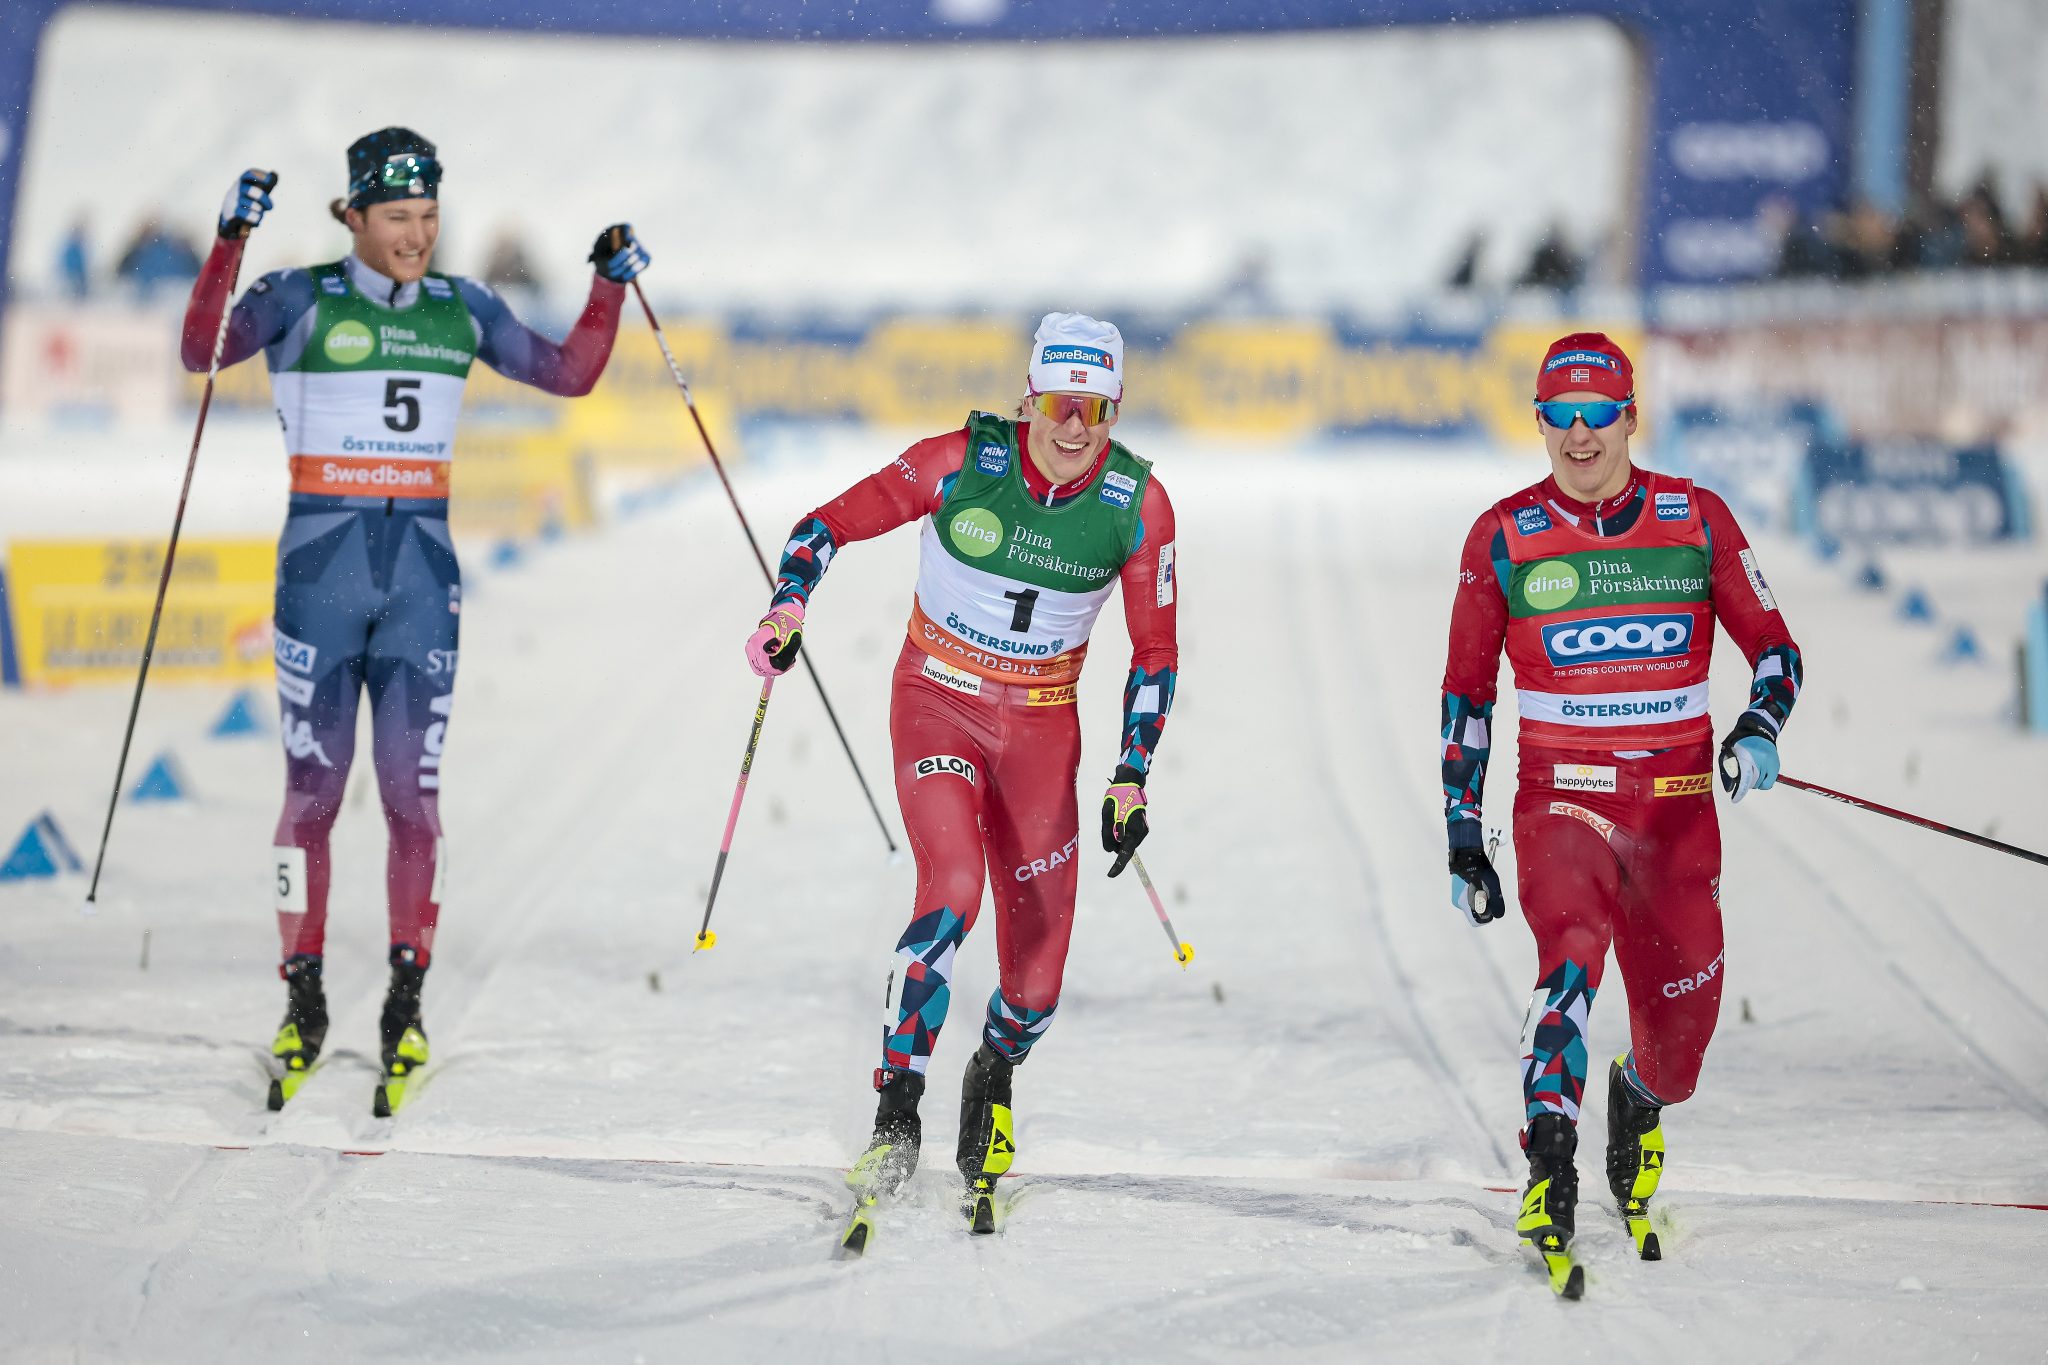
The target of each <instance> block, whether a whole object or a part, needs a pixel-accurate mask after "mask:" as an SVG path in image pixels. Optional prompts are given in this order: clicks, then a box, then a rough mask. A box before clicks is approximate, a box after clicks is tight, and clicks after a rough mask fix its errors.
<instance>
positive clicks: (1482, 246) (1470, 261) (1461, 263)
mask: <svg viewBox="0 0 2048 1365" xmlns="http://www.w3.org/2000/svg"><path fill="white" fill-rule="evenodd" d="M1485 253H1486V234H1485V233H1483V232H1475V233H1473V234H1472V236H1471V239H1470V240H1468V241H1467V242H1466V243H1465V254H1464V255H1462V256H1460V257H1458V263H1457V265H1455V266H1453V267H1452V268H1451V277H1450V279H1448V280H1446V281H1444V283H1445V284H1446V285H1448V286H1449V287H1450V288H1452V289H1470V288H1471V287H1472V286H1473V285H1474V284H1475V283H1477V281H1478V276H1479V258H1480V257H1481V256H1482V255H1484V254H1485Z"/></svg>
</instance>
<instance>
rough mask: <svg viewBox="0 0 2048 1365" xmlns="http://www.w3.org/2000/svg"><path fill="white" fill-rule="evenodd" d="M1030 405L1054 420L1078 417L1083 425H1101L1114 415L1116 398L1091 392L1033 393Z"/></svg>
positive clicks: (1062, 420) (1059, 420) (1060, 420)
mask: <svg viewBox="0 0 2048 1365" xmlns="http://www.w3.org/2000/svg"><path fill="white" fill-rule="evenodd" d="M1028 401H1029V403H1030V405H1031V406H1032V407H1033V408H1034V409H1036V410H1037V411H1038V412H1039V413H1041V414H1043V415H1044V416H1045V417H1046V418H1048V419H1049V420H1051V421H1054V422H1064V421H1066V420H1067V419H1068V418H1069V417H1079V418H1080V419H1081V425H1082V426H1085V427H1097V426H1101V425H1102V424H1103V423H1104V422H1107V421H1108V420H1109V419H1110V418H1112V417H1114V416H1116V400H1115V399H1114V398H1102V397H1099V396H1097V395H1095V394H1092V393H1034V394H1032V395H1031V396H1030V398H1029V400H1028Z"/></svg>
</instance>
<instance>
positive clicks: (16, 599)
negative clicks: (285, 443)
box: [7, 539, 277, 684]
mask: <svg viewBox="0 0 2048 1365" xmlns="http://www.w3.org/2000/svg"><path fill="white" fill-rule="evenodd" d="M163 555H164V542H163V541H161V540H149V539H114V540H17V541H14V542H13V543H12V544H10V545H9V547H8V551H7V582H8V595H9V597H10V598H11V599H12V604H13V608H14V622H15V637H16V644H17V648H18V651H19V654H20V659H21V678H22V681H23V682H24V683H28V684H37V683H41V684H63V683H77V682H114V681H132V680H133V678H134V677H135V668H136V665H137V664H138V663H139V662H140V661H141V659H142V646H143V642H144V641H145V640H146V639H147V638H148V636H149V613H150V608H151V606H152V605H153V604H154V602H155V601H156V585H157V579H158V577H159V575H160V574H161V573H162V571H163ZM276 572H277V544H276V542H275V541H274V540H269V539H252V540H201V539H195V540H184V541H181V542H180V543H179V545H178V562H177V565H176V566H175V568H174V569H173V571H172V574H171V585H170V590H169V592H168V593H167V595H166V596H165V599H164V615H163V622H162V624H161V625H160V626H159V628H158V630H157V637H156V652H155V654H154V656H153V657H152V659H151V662H150V677H151V678H153V679H158V680H161V681H167V682H177V681H187V682H196V681H206V682H215V681H222V680H227V681H258V680H263V679H267V678H268V677H269V676H270V668H271V663H270V658H271V645H270V612H271V602H272V597H273V586H274V583H275V579H276Z"/></svg>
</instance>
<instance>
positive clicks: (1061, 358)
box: [1030, 313, 1124, 401]
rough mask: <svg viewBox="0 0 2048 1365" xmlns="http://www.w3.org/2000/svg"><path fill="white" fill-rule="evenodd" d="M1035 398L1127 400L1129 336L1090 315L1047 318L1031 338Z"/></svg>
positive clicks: (1050, 315) (1110, 324)
mask: <svg viewBox="0 0 2048 1365" xmlns="http://www.w3.org/2000/svg"><path fill="white" fill-rule="evenodd" d="M1030 373H1031V391H1032V392H1033V393H1096V394H1101V395H1102V396H1103V397H1104V398H1114V399H1117V400H1119V401H1121V400H1122V398H1123V396H1124V334H1123V333H1122V332H1119V331H1118V330H1117V329H1116V325H1115V324H1114V323H1109V322H1100V321H1098V320H1096V319H1095V318H1091V317H1089V316H1088V315H1087V314H1086V313H1047V314H1046V315H1045V319H1044V321H1042V322H1040V323H1039V324H1038V333H1037V335H1035V336H1033V337H1032V338H1031V372H1030Z"/></svg>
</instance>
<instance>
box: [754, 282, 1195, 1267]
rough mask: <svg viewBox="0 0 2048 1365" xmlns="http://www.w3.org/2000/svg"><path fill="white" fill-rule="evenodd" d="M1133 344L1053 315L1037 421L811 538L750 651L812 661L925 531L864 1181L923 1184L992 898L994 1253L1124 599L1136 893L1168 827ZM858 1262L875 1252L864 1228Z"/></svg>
mask: <svg viewBox="0 0 2048 1365" xmlns="http://www.w3.org/2000/svg"><path fill="white" fill-rule="evenodd" d="M1123 371H1124V345H1123V337H1122V335H1121V334H1120V333H1119V332H1118V331H1117V329H1116V328H1115V327H1114V326H1112V325H1110V324H1109V323H1106V322H1100V321H1097V320H1096V319H1094V318H1091V317H1087V316H1084V315H1082V314H1079V313H1049V314H1047V315H1046V317H1045V319H1044V321H1043V322H1041V323H1040V324H1039V327H1038V332H1037V335H1036V336H1035V337H1034V338H1033V340H1032V348H1031V361H1030V366H1029V374H1028V383H1027V390H1026V394H1025V398H1024V402H1023V404H1022V405H1021V407H1020V409H1019V413H1018V416H1017V417H1016V418H1014V419H1013V418H1007V417H999V416H996V415H994V414H991V413H984V412H977V413H973V414H971V415H970V416H969V417H968V419H967V423H966V425H965V426H963V427H961V428H960V429H958V430H956V431H951V432H948V433H946V434H945V435H943V436H934V437H931V438H930V439H928V440H923V441H919V442H918V443H917V444H916V445H913V446H912V447H910V449H908V450H906V451H904V452H903V454H902V455H901V456H899V457H898V458H897V459H896V460H895V461H893V462H892V463H890V464H889V465H887V466H886V467H884V468H883V469H881V470H880V471H878V472H877V473H874V474H871V475H869V476H868V477H867V478H865V479H862V480H861V481H860V482H859V483H857V484H855V485H854V486H853V487H852V488H849V489H848V490H847V491H846V492H844V493H842V494H840V495H839V496H838V497H837V498H834V499H833V500H832V501H830V502H828V503H826V504H825V505H824V506H822V507H820V508H818V509H817V510H816V511H814V512H812V513H810V514H809V515H807V516H805V517H803V518H802V519H801V520H799V521H798V523H797V525H796V528H795V529H794V531H792V532H791V535H790V539H789V545H788V547H787V548H786V549H785V550H784V551H783V555H782V563H781V571H780V574H779V576H778V578H777V581H776V585H775V592H774V596H773V598H772V600H771V601H770V603H769V606H768V613H767V615H765V616H763V617H762V618H761V621H760V624H759V627H758V628H757V629H756V630H755V632H754V634H753V636H752V638H751V639H749V640H748V641H747V647H746V654H747V660H748V662H749V663H750V664H751V665H752V666H753V668H754V671H755V672H756V673H758V674H760V675H762V676H764V677H766V676H770V675H773V674H779V673H782V672H784V671H785V670H787V669H788V668H789V667H790V666H791V665H792V664H793V663H794V662H795V661H796V656H797V648H798V643H799V640H800V637H801V635H802V632H803V629H804V613H805V610H806V609H807V607H808V606H809V603H810V599H811V594H812V592H813V591H814V590H815V589H816V587H817V585H818V580H819V579H820V578H821V577H822V576H823V574H824V572H825V569H826V567H827V566H828V565H829V564H830V563H831V560H832V556H833V555H834V554H835V553H837V552H838V551H839V550H840V549H841V548H842V547H844V546H845V545H847V544H849V543H851V542H853V541H856V540H866V539H868V538H870V537H873V536H878V535H880V534H882V533H883V532H885V531H889V530H893V529H894V528H896V527H898V526H902V525H905V524H907V523H909V522H912V521H918V520H922V522H923V529H922V536H923V541H922V545H921V549H920V552H919V567H918V576H917V592H916V597H915V599H914V601H913V602H912V604H911V611H910V631H909V639H908V640H907V641H906V642H905V643H904V646H903V651H902V654H901V655H900V656H899V658H898V660H897V663H896V670H895V677H894V684H893V686H894V692H893V696H892V699H891V703H890V715H889V730H890V737H891V739H892V741H893V744H894V750H895V759H896V795H897V800H898V801H899V803H900V804H901V807H902V811H903V821H904V826H905V828H906V829H907V831H908V832H909V835H910V843H911V847H912V848H913V849H914V850H915V853H916V858H917V899H916V904H915V907H914V909H913V910H912V912H911V917H910V926H909V928H907V929H906V930H905V931H904V933H903V936H902V938H901V939H900V940H899V941H898V943H897V945H896V959H897V967H896V971H895V976H894V980H895V983H896V992H897V998H896V1000H895V1019H894V1022H893V1025H885V1027H884V1031H883V1037H882V1055H881V1065H880V1066H879V1067H878V1068H877V1069H876V1071H875V1078H874V1083H875V1088H876V1090H878V1091H879V1092H880V1094H881V1100H880V1104H879V1106H878V1109H877V1113H876V1116H875V1129H874V1135H873V1139H872V1141H871V1143H870V1145H869V1147H868V1150H867V1151H866V1153H865V1154H864V1155H863V1156H862V1157H861V1158H860V1160H859V1162H857V1163H856V1164H855V1166H854V1169H853V1172H852V1173H851V1174H850V1175H849V1176H848V1182H849V1184H852V1185H853V1186H854V1187H855V1189H856V1191H857V1192H859V1193H860V1194H861V1197H862V1199H863V1200H864V1202H867V1203H872V1201H873V1199H874V1198H875V1197H876V1196H878V1195H882V1194H892V1193H894V1192H895V1191H896V1190H897V1189H898V1188H900V1187H901V1186H902V1184H903V1182H904V1181H905V1180H907V1179H908V1178H909V1177H910V1175H911V1173H912V1171H914V1170H915V1169H916V1165H917V1153H918V1143H919V1138H920V1134H921V1128H920V1123H919V1119H918V1113H917V1105H918V1100H919V1098H920V1097H921V1096H922V1095H923V1093H924V1085H925V1072H926V1068H927V1066H928V1065H929V1063H930V1061H931V1055H932V1048H933V1044H934V1043H935V1042H936V1041H937V1038H938V1034H939V1029H940V1027H941V1025H943V1024H944V1022H945V1018H946V1009H947V1005H948V1003H949V996H950V988H949V984H948V983H949V980H950V978H951V976H952V974H953V957H954V953H955V952H956V951H957V949H958V948H959V946H960V944H961V941H962V940H963V939H964V938H965V937H966V935H967V931H968V930H969V929H971V928H972V927H973V926H974V921H975V918H976V916H977V914H978V912H979V910H980V906H981V895H982V885H983V882H984V880H985V879H986V880H987V881H989V882H990V883H992V884H993V886H994V888H995V897H994V899H995V915H996V953H997V960H998V964H999V968H1000V974H1001V975H1000V985H999V987H998V988H997V990H996V992H995V993H994V995H992V996H991V997H990V999H989V1002H988V1010H987V1015H986V1018H985V1020H984V1023H983V1027H982V1036H981V1047H980V1049H979V1050H978V1051H977V1052H976V1053H975V1055H974V1057H973V1059H972V1060H971V1061H969V1063H968V1065H967V1072H966V1077H965V1080H964V1082H963V1084H962V1087H961V1125H960V1143H959V1165H960V1171H961V1174H962V1175H963V1176H964V1177H965V1178H966V1180H967V1183H968V1215H969V1218H970V1220H971V1221H972V1225H973V1226H974V1228H975V1230H976V1231H984V1232H985V1231H992V1230H993V1217H994V1209H993V1205H992V1201H991V1198H990V1191H991V1190H992V1189H993V1186H994V1182H995V1180H996V1178H997V1177H998V1176H1000V1175H1002V1174H1003V1173H1004V1172H1005V1171H1007V1170H1008V1169H1009V1167H1010V1163H1011V1160H1012V1157H1013V1155H1014V1152H1015V1141H1014V1129H1013V1125H1012V1120H1011V1114H1010V1079H1011V1071H1012V1070H1013V1068H1015V1067H1016V1066H1018V1065H1019V1064H1021V1063H1022V1062H1023V1060H1024V1058H1025V1057H1026V1055H1027V1054H1029V1052H1030V1050H1031V1048H1032V1045H1033V1044H1034V1043H1036V1042H1037V1041H1038V1039H1039V1038H1040V1037H1041V1036H1043V1034H1044V1032H1045V1030H1046V1028H1047V1026H1048V1025H1049V1024H1050V1023H1051V1022H1052V1016H1053V1011H1054V1009H1055V1007H1056V1006H1057V1005H1058V1002H1059V995H1060V979H1061V976H1062V973H1063V972H1064V970H1065V967H1066V959H1067V943H1068V938H1069V936H1070V934H1071V933H1072V930H1073V923H1074V892H1075V884H1076V855H1077V852H1078V848H1079V842H1080V834H1079V823H1080V822H1079V811H1078V801H1077V797H1076V792H1075V772H1076V769H1077V767H1078V765H1079V762H1080V753H1081V737H1080V725H1079V721H1078V719H1077V717H1076V714H1075V712H1076V707H1075V680H1076V679H1077V678H1078V677H1079V676H1080V672H1081V664H1082V661H1083V659H1084V658H1085V657H1086V655H1087V652H1088V637H1089V633H1090V631H1091V629H1092V628H1093V626H1094V624H1095V618H1096V616H1097V614H1098V613H1099V612H1100V611H1101V610H1102V607H1103V605H1104V603H1106V602H1107V601H1108V599H1109V594H1110V591H1111V589H1112V588H1114V587H1115V586H1116V585H1117V583H1118V582H1121V583H1122V584H1123V594H1124V614H1125V618H1126V621H1127V622H1128V624H1129V627H1130V636H1131V647H1132V658H1131V671H1130V675H1129V678H1128V680H1127V682H1126V684H1125V687H1124V705H1123V718H1122V730H1121V734H1120V739H1119V744H1118V751H1119V759H1118V764H1117V768H1116V772H1115V774H1114V775H1113V776H1112V777H1111V778H1110V782H1109V788H1108V791H1107V793H1106V794H1105V795H1104V797H1103V800H1102V843H1103V848H1104V849H1105V850H1106V851H1107V852H1110V853H1112V854H1114V855H1115V858H1114V861H1113V863H1112V865H1111V867H1110V869H1109V875H1110V876H1112V877H1114V876H1116V875H1117V874H1118V873H1120V872H1122V871H1123V869H1124V865H1125V864H1126V863H1128V862H1129V861H1130V858H1131V855H1132V854H1133V853H1135V852H1136V851H1137V847H1138V843H1139V841H1140V840H1142V839H1143V838H1144V837H1145V833H1146V828H1147V823H1146V821H1147V817H1146V804H1145V802H1146V798H1145V789H1144V783H1145V776H1146V773H1147V771H1148V770H1149V769H1150V767H1151V762H1152V753H1153V750H1154V749H1155V748H1156V746H1157V745H1158V742H1159V734H1160V730H1161V728H1162V727H1163V726H1164V724H1165V722H1166V714H1167V710H1168V708H1169V707H1170V706H1171V705H1172V702H1173V691H1174V683H1175V679H1176V675H1177V669H1178V665H1179V649H1178V645H1177V642H1176V638H1175V624H1174V622H1175V604H1174V598H1175V577H1176V575H1175V568H1174V525H1173V508H1172V505H1171V504H1170V503H1169V502H1168V501H1167V497H1166V490H1165V489H1164V488H1162V487H1161V486H1160V484H1159V481H1158V480H1157V479H1156V478H1154V477H1153V475H1152V469H1151V466H1150V465H1149V464H1147V463H1146V462H1145V461H1144V460H1141V459H1139V458H1138V457H1137V456H1135V455H1133V454H1132V453H1131V452H1130V451H1128V450H1126V449H1125V448H1124V447H1123V445H1122V444H1120V443H1118V442H1116V441H1113V440H1111V439H1110V429H1111V428H1112V427H1114V426H1115V425H1116V421H1117V416H1118V411H1117V410H1118V406H1119V404H1120V403H1121V401H1122V399H1123V391H1124V387H1123ZM860 1221H861V1220H860V1219H859V1218H856V1220H855V1222H856V1228H855V1229H849V1239H848V1243H847V1245H848V1246H849V1248H850V1249H853V1250H858V1249H859V1240H864V1237H865V1234H864V1232H863V1233H860V1234H859V1240H856V1238H855V1235H854V1234H855V1232H856V1230H857V1228H858V1225H859V1223H860Z"/></svg>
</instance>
